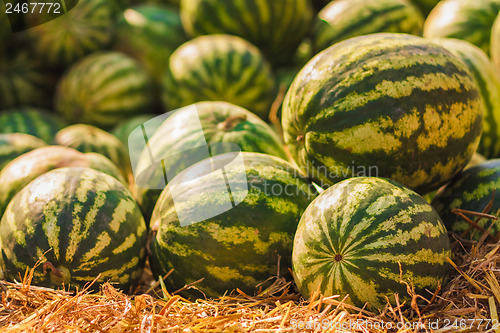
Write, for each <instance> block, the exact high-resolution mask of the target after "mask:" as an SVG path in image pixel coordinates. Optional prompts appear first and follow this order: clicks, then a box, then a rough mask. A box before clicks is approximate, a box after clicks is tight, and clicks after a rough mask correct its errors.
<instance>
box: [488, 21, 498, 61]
mask: <svg viewBox="0 0 500 333" xmlns="http://www.w3.org/2000/svg"><path fill="white" fill-rule="evenodd" d="M490 43H491V45H490V46H491V49H490V56H491V60H492V61H493V64H494V65H495V66H496V68H497V70H500V15H497V18H496V19H495V22H494V23H493V27H492V28H491V42H490Z"/></svg>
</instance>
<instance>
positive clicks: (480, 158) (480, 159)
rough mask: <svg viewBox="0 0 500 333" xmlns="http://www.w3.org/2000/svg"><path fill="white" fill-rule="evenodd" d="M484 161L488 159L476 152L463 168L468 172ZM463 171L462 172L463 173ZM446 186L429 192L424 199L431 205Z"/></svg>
mask: <svg viewBox="0 0 500 333" xmlns="http://www.w3.org/2000/svg"><path fill="white" fill-rule="evenodd" d="M484 161H486V157H484V156H483V155H481V154H479V153H478V152H475V153H474V154H473V155H472V158H471V159H470V161H469V163H467V165H466V166H465V168H463V170H467V169H469V168H472V167H473V166H476V165H478V164H479V163H483V162H484ZM463 170H462V171H463ZM444 187H445V185H443V186H441V187H440V188H439V189H437V190H434V191H432V192H429V193H426V194H424V195H422V197H423V198H424V199H425V200H426V201H427V202H428V203H431V202H432V199H434V197H435V196H436V194H437V193H438V192H439V191H441V190H442V189H444Z"/></svg>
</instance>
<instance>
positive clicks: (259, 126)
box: [129, 102, 287, 221]
mask: <svg viewBox="0 0 500 333" xmlns="http://www.w3.org/2000/svg"><path fill="white" fill-rule="evenodd" d="M155 122H157V121H156V120H154V119H153V120H152V121H151V122H150V123H153V125H155ZM148 124H149V123H148ZM148 127H149V126H148ZM217 142H222V143H232V144H234V145H237V146H238V149H241V150H242V151H247V152H256V153H265V154H270V155H274V156H278V157H280V158H283V159H286V158H287V156H286V153H285V151H284V150H283V146H282V143H281V139H280V138H279V137H278V135H277V134H276V133H275V132H274V131H273V129H271V128H270V127H269V126H268V125H267V124H266V123H265V122H264V121H262V120H261V119H260V118H259V117H257V116H256V115H254V114H253V113H251V112H250V111H248V110H245V109H243V108H241V107H239V106H236V105H233V104H230V103H227V102H201V103H197V104H195V105H194V106H193V107H190V108H186V109H184V110H182V109H181V110H179V111H178V112H177V113H175V114H174V115H172V116H171V117H169V118H168V119H167V120H165V121H164V122H163V123H162V124H161V125H160V126H159V128H158V129H156V131H155V132H154V134H153V135H152V136H151V137H150V138H149V140H148V149H145V150H143V151H142V153H141V155H140V157H139V158H138V160H137V164H136V168H135V171H134V172H135V175H136V183H137V187H136V190H135V193H134V194H135V197H136V199H137V202H138V203H139V205H140V206H141V208H142V211H143V213H144V217H145V219H146V221H148V220H149V218H150V217H151V213H152V211H153V208H154V205H155V203H156V200H157V199H158V197H159V196H160V193H161V190H162V189H163V188H164V187H165V185H166V182H165V178H164V174H166V175H168V177H169V179H168V180H170V179H171V178H173V176H175V175H176V174H178V173H179V172H181V171H182V170H184V169H186V168H187V167H189V166H190V165H192V164H194V163H196V162H199V161H200V160H202V159H203V158H205V157H208V156H209V154H210V156H213V155H217V154H220V153H223V152H226V151H225V150H224V149H225V148H223V149H222V150H220V149H219V147H220V145H215V144H214V145H212V144H213V143H217ZM207 144H210V148H208V150H207V151H206V154H203V152H202V151H200V150H191V152H189V149H191V148H192V147H195V146H196V147H199V146H201V147H207ZM129 146H130V147H132V146H133V145H129ZM230 150H231V149H230ZM150 154H151V155H150ZM150 156H154V157H155V160H158V161H159V160H161V159H163V162H162V163H163V164H162V166H161V167H159V165H158V164H153V163H152V161H151V158H150ZM168 180H167V181H168Z"/></svg>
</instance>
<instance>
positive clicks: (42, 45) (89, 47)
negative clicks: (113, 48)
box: [25, 0, 114, 68]
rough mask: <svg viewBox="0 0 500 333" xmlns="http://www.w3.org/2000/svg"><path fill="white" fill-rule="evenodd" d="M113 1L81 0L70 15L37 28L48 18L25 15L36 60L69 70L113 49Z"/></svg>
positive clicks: (67, 14)
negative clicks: (86, 58)
mask: <svg viewBox="0 0 500 333" xmlns="http://www.w3.org/2000/svg"><path fill="white" fill-rule="evenodd" d="M112 3H113V2H112V1H107V0H80V1H78V3H77V4H76V6H75V7H74V8H73V9H71V10H70V11H68V12H67V13H66V14H64V15H61V16H59V17H58V18H56V19H54V20H52V21H49V22H47V23H44V24H41V25H37V24H39V23H41V22H44V20H46V17H45V16H46V15H47V14H45V15H43V14H42V15H25V17H26V19H27V20H28V25H29V26H32V27H34V28H31V29H29V30H26V34H27V38H28V39H29V42H30V43H29V45H30V47H31V49H32V51H33V53H34V54H33V56H35V57H36V58H38V59H42V60H43V62H44V63H45V64H48V65H49V66H51V67H56V68H65V67H67V66H68V65H70V64H72V63H73V62H75V61H76V60H78V59H80V58H82V57H84V56H85V55H87V54H90V53H92V52H94V51H97V50H101V49H103V48H105V47H106V46H108V45H109V43H110V42H111V38H112V36H113V30H112V28H113V26H112V25H111V24H110V22H111V21H112V19H113V16H114V15H113V14H114V13H113V8H112Z"/></svg>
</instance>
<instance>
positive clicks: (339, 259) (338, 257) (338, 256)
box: [335, 254, 342, 262]
mask: <svg viewBox="0 0 500 333" xmlns="http://www.w3.org/2000/svg"><path fill="white" fill-rule="evenodd" d="M335 261H336V262H340V261H342V255H341V254H336V255H335Z"/></svg>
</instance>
